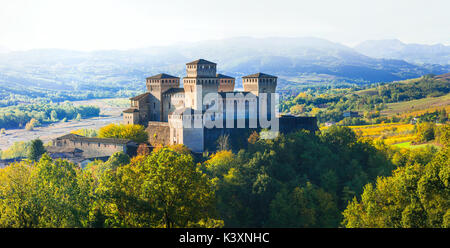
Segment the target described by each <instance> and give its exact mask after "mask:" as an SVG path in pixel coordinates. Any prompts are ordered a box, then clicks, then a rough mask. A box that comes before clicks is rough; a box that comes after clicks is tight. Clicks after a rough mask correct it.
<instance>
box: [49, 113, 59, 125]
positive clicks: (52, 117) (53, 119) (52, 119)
mask: <svg viewBox="0 0 450 248" xmlns="http://www.w3.org/2000/svg"><path fill="white" fill-rule="evenodd" d="M50 120H51V121H52V122H56V121H58V114H57V113H56V111H55V110H52V112H51V113H50Z"/></svg>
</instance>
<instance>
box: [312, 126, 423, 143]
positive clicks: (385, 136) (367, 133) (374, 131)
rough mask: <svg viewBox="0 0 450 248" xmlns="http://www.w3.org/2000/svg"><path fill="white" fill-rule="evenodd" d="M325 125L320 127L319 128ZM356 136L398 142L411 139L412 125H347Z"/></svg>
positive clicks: (412, 138) (412, 134) (413, 136)
mask: <svg viewBox="0 0 450 248" xmlns="http://www.w3.org/2000/svg"><path fill="white" fill-rule="evenodd" d="M326 128H327V127H323V128H321V130H324V129H326ZM349 128H351V129H352V130H353V131H354V132H355V133H356V134H357V135H358V136H360V137H366V138H372V139H373V140H383V141H384V142H385V143H386V144H389V145H392V144H398V143H404V142H410V141H413V140H414V138H415V135H414V125H413V124H404V123H381V124H374V125H364V126H349Z"/></svg>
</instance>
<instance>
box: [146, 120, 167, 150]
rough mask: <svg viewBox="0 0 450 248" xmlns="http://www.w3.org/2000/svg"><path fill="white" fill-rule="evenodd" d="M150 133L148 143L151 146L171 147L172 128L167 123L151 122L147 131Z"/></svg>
mask: <svg viewBox="0 0 450 248" xmlns="http://www.w3.org/2000/svg"><path fill="white" fill-rule="evenodd" d="M145 130H146V131H147V133H148V143H149V144H150V145H151V146H154V147H155V146H158V145H169V144H170V128H169V123H167V122H158V121H150V122H149V123H148V125H147V128H146V129H145Z"/></svg>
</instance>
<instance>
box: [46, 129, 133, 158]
mask: <svg viewBox="0 0 450 248" xmlns="http://www.w3.org/2000/svg"><path fill="white" fill-rule="evenodd" d="M52 143H53V146H50V147H47V148H46V150H47V152H48V153H49V154H50V157H52V158H65V159H69V160H70V159H73V160H74V162H76V163H78V162H81V161H83V160H85V159H96V158H105V157H110V156H111V155H113V154H114V153H116V152H123V153H126V154H128V155H130V156H133V155H135V153H136V150H137V144H136V143H135V142H133V141H131V140H127V139H112V138H88V137H84V136H80V135H77V134H66V135H63V136H61V137H58V138H56V139H54V140H53V142H52ZM78 160H80V161H78Z"/></svg>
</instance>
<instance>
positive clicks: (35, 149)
mask: <svg viewBox="0 0 450 248" xmlns="http://www.w3.org/2000/svg"><path fill="white" fill-rule="evenodd" d="M44 153H45V148H44V143H42V140H40V139H35V140H32V141H31V144H30V147H29V149H28V154H27V157H28V159H31V160H33V161H38V160H39V158H40V157H41V156H42V154H44Z"/></svg>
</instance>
